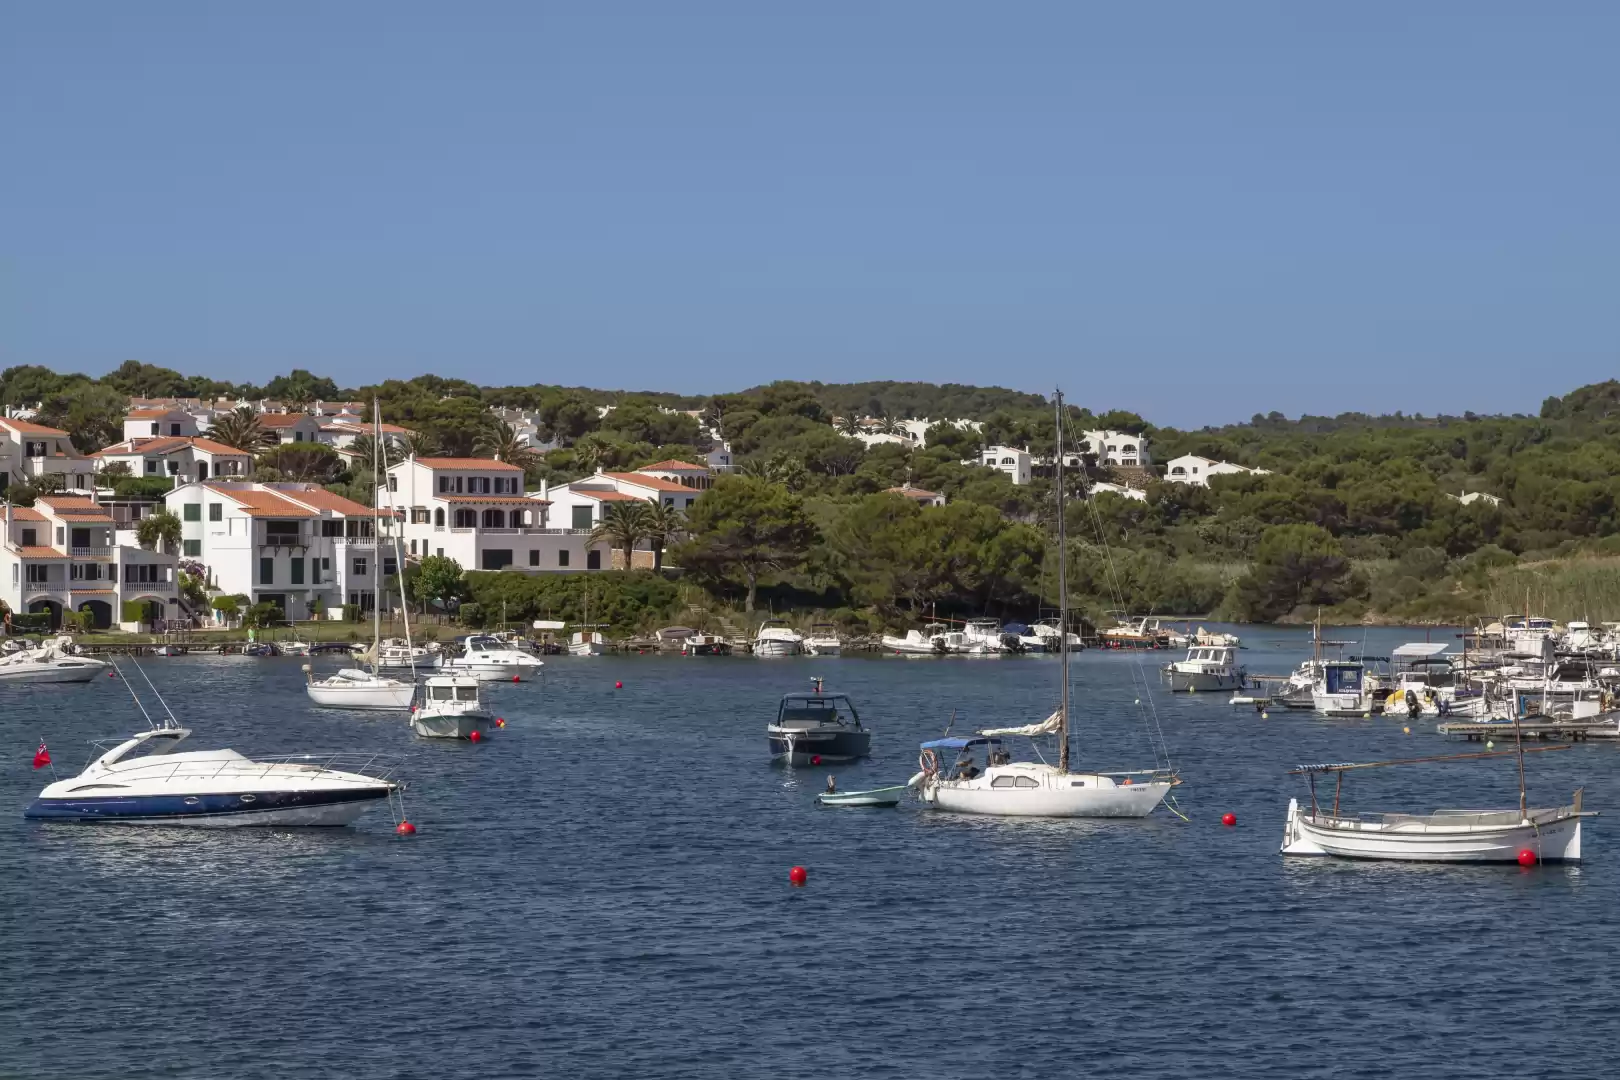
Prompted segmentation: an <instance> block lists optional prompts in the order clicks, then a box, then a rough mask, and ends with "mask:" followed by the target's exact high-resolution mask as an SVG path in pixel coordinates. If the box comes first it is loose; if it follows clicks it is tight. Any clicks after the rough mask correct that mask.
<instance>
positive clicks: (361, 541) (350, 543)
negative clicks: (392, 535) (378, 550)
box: [331, 536, 392, 548]
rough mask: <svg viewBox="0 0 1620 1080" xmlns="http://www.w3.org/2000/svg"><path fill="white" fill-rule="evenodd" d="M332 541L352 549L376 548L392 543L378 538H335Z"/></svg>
mask: <svg viewBox="0 0 1620 1080" xmlns="http://www.w3.org/2000/svg"><path fill="white" fill-rule="evenodd" d="M331 539H333V540H335V541H337V542H338V543H340V544H342V545H343V546H344V547H351V548H374V547H377V546H378V545H379V544H388V543H391V542H392V541H390V540H387V539H385V538H382V537H377V536H334V537H332V538H331Z"/></svg>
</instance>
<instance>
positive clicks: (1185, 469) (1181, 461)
mask: <svg viewBox="0 0 1620 1080" xmlns="http://www.w3.org/2000/svg"><path fill="white" fill-rule="evenodd" d="M1244 473H1253V474H1255V475H1256V476H1269V475H1271V473H1270V470H1268V469H1251V468H1249V467H1248V466H1246V465H1234V464H1233V463H1232V462H1230V461H1216V460H1214V459H1213V458H1207V457H1199V456H1198V455H1197V454H1183V455H1181V456H1180V457H1178V458H1171V459H1170V460H1169V461H1167V462H1165V472H1164V478H1165V479H1166V480H1168V481H1170V482H1171V483H1176V484H1195V485H1197V486H1198V487H1208V486H1209V478H1210V477H1212V476H1238V475H1242V474H1244Z"/></svg>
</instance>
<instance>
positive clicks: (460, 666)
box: [444, 634, 543, 682]
mask: <svg viewBox="0 0 1620 1080" xmlns="http://www.w3.org/2000/svg"><path fill="white" fill-rule="evenodd" d="M542 666H543V665H542V664H541V663H540V661H539V660H538V659H536V658H535V657H533V656H531V655H530V654H529V653H526V652H524V651H523V650H521V649H514V648H512V647H511V646H509V645H503V644H502V643H501V642H499V641H497V640H496V639H495V638H492V637H490V636H488V635H487V634H474V635H473V636H472V637H469V638H468V639H467V644H466V648H465V650H464V651H463V652H462V654H461V655H460V656H454V657H451V658H450V659H449V660H446V661H445V662H444V668H445V670H446V671H450V672H455V673H457V674H467V675H476V676H478V678H480V679H482V680H484V681H485V682H501V681H504V680H508V679H521V678H526V677H528V676H531V675H533V674H534V673H535V672H537V671H539V670H540V668H541V667H542Z"/></svg>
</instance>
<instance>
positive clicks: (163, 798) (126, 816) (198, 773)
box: [23, 727, 400, 827]
mask: <svg viewBox="0 0 1620 1080" xmlns="http://www.w3.org/2000/svg"><path fill="white" fill-rule="evenodd" d="M190 734H191V732H190V730H188V729H187V728H183V727H161V728H156V729H154V730H151V731H143V732H141V733H140V734H138V735H135V736H133V737H131V738H129V739H126V740H125V741H123V742H121V743H119V744H118V745H117V746H114V747H113V748H112V749H110V750H108V751H106V752H105V753H103V754H102V755H101V756H100V757H98V758H96V759H95V760H94V761H92V762H91V763H90V764H89V765H88V766H87V767H86V768H85V770H84V771H83V772H82V773H80V774H79V775H78V776H75V777H72V778H70V779H67V780H58V781H56V782H55V783H53V784H49V785H47V786H46V787H45V789H44V790H43V791H41V792H40V793H39V797H38V798H37V799H35V800H34V801H33V803H31V804H30V805H29V807H28V809H27V810H25V811H24V812H23V816H24V817H28V818H36V819H39V820H44V821H62V822H78V823H116V824H124V825H191V826H209V827H222V826H232V825H274V826H287V825H347V824H349V823H350V822H352V821H354V819H355V818H357V817H359V816H360V814H362V813H363V812H364V811H365V810H366V808H367V807H369V806H371V805H372V804H373V803H376V802H379V801H381V800H384V799H387V798H388V797H389V796H390V795H392V794H393V793H394V792H395V791H397V790H398V789H399V787H400V785H399V784H397V783H395V782H394V781H392V780H389V779H388V774H389V770H388V769H386V768H382V767H381V766H380V763H379V761H378V759H377V758H376V757H374V756H368V755H341V754H333V755H325V756H317V757H289V758H266V759H263V760H259V761H253V760H250V759H248V758H245V757H243V756H242V755H241V754H238V753H237V752H236V751H234V750H193V751H188V752H183V753H175V752H174V751H175V748H176V747H177V746H178V745H179V744H180V743H181V742H182V741H183V740H184V739H185V738H186V737H187V736H188V735H190ZM339 766H342V768H341V769H340V768H339ZM368 770H369V771H368Z"/></svg>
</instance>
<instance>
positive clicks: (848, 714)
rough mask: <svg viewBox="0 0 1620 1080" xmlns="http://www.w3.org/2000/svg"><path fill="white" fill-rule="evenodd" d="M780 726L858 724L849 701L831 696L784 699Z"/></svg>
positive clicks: (778, 719)
mask: <svg viewBox="0 0 1620 1080" xmlns="http://www.w3.org/2000/svg"><path fill="white" fill-rule="evenodd" d="M776 722H777V723H778V724H788V725H794V726H799V725H810V724H858V723H859V722H860V721H859V719H858V718H857V717H856V715H855V710H854V708H853V707H852V706H851V705H850V703H849V699H848V698H844V697H834V696H832V695H830V694H824V695H819V696H815V695H812V696H807V697H802V698H801V697H790V698H784V699H783V701H782V707H781V710H780V712H779V713H778V714H777V718H776Z"/></svg>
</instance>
